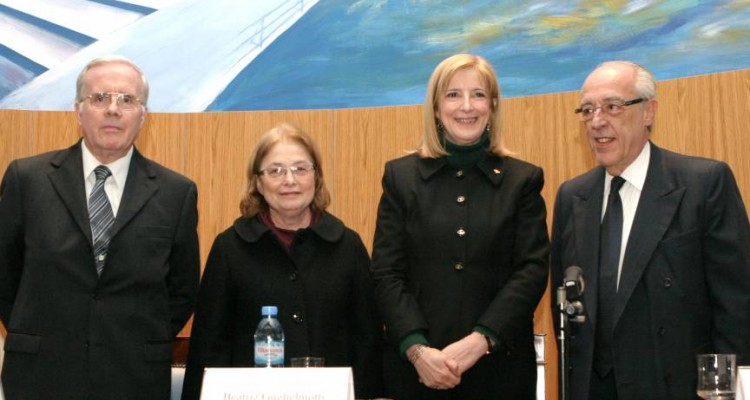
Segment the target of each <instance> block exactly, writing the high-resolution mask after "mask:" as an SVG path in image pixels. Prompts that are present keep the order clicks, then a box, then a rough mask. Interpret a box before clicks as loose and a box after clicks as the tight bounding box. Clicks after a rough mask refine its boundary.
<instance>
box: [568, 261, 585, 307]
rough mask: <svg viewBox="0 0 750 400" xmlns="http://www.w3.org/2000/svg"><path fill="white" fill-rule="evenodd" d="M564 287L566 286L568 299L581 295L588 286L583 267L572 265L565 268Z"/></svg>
mask: <svg viewBox="0 0 750 400" xmlns="http://www.w3.org/2000/svg"><path fill="white" fill-rule="evenodd" d="M563 287H564V288H565V296H566V297H567V298H568V300H575V299H577V298H579V297H581V295H582V294H583V291H584V289H585V287H586V283H585V281H584V280H583V270H582V269H581V267H579V266H577V265H572V266H570V267H568V268H567V269H566V270H565V277H564V278H563Z"/></svg>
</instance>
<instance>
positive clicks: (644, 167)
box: [606, 142, 651, 191]
mask: <svg viewBox="0 0 750 400" xmlns="http://www.w3.org/2000/svg"><path fill="white" fill-rule="evenodd" d="M650 159H651V142H646V144H645V145H644V146H643V149H641V154H639V155H638V157H636V159H635V160H634V161H633V162H632V163H631V164H630V165H628V167H627V168H625V171H622V174H620V176H621V177H622V178H623V179H625V181H626V182H627V183H629V184H631V185H633V186H634V187H635V188H636V189H638V190H639V191H643V185H644V184H645V182H646V174H647V173H648V162H649V160H650ZM611 181H612V175H610V174H609V172H607V178H606V182H607V183H606V184H607V187H609V184H610V182H611Z"/></svg>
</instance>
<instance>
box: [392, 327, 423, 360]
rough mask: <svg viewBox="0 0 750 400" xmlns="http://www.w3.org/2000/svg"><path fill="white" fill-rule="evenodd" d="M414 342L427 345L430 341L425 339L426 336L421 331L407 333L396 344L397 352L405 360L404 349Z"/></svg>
mask: <svg viewBox="0 0 750 400" xmlns="http://www.w3.org/2000/svg"><path fill="white" fill-rule="evenodd" d="M415 344H423V345H425V346H429V345H430V342H428V341H427V337H426V336H425V335H424V332H422V331H414V332H412V333H410V334H408V335H407V336H406V337H405V338H404V339H403V340H402V341H401V343H399V345H398V352H399V354H401V357H403V359H404V360H406V350H408V349H409V347H411V346H413V345H415Z"/></svg>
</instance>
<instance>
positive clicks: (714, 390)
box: [696, 354, 737, 400]
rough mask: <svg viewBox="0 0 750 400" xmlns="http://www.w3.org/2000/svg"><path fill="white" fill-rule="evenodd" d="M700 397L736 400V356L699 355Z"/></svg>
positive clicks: (712, 399) (698, 390)
mask: <svg viewBox="0 0 750 400" xmlns="http://www.w3.org/2000/svg"><path fill="white" fill-rule="evenodd" d="M696 359H697V361H698V389H697V392H698V396H699V397H700V398H702V399H707V400H708V399H710V400H734V390H735V389H734V386H735V381H736V374H737V368H736V357H735V355H734V354H699V355H698V356H696Z"/></svg>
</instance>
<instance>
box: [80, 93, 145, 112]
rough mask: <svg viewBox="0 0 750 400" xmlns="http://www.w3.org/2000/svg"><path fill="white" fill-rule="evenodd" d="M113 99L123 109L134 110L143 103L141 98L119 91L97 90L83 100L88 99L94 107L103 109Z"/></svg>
mask: <svg viewBox="0 0 750 400" xmlns="http://www.w3.org/2000/svg"><path fill="white" fill-rule="evenodd" d="M112 99H115V100H116V103H117V107H119V108H120V109H121V110H127V111H130V110H134V109H135V108H136V107H138V106H140V105H141V104H142V102H141V99H139V98H138V97H136V96H135V95H132V94H127V93H117V92H97V93H91V94H90V95H88V96H86V97H84V98H83V100H81V101H85V100H88V101H89V104H90V105H91V107H93V108H97V109H103V108H107V107H109V106H110V105H111V104H112Z"/></svg>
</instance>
